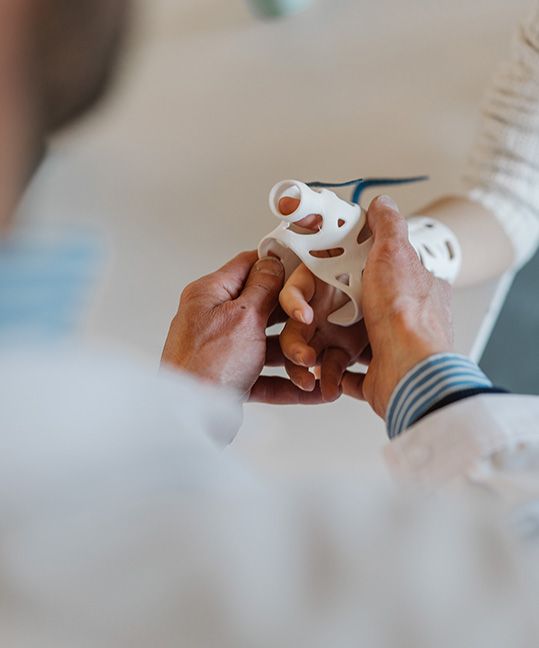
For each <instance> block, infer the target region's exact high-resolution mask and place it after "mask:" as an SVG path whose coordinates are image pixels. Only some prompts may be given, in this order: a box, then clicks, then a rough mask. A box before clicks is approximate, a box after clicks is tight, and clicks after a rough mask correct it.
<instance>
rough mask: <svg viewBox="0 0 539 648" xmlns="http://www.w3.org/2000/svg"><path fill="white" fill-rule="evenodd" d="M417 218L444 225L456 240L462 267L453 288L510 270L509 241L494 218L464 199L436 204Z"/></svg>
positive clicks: (512, 256) (447, 199)
mask: <svg viewBox="0 0 539 648" xmlns="http://www.w3.org/2000/svg"><path fill="white" fill-rule="evenodd" d="M417 214H419V215H424V216H430V217H431V218H435V219H436V220H438V221H440V222H442V223H443V224H444V225H447V227H449V228H450V229H451V230H452V231H453V232H454V234H455V235H456V236H457V238H458V240H459V243H460V246H461V250H462V266H461V270H460V273H459V275H458V278H457V281H456V282H455V285H456V286H467V285H471V284H474V283H479V282H481V281H486V280H488V279H492V278H494V277H498V276H500V275H501V274H503V273H504V272H506V271H507V270H509V269H510V268H511V267H512V266H513V265H514V263H515V261H516V257H515V252H514V250H513V246H512V244H511V240H510V238H509V237H508V235H507V234H506V232H505V231H504V229H503V227H502V226H501V224H500V222H499V221H498V220H497V219H496V218H495V217H494V214H493V213H492V212H491V211H489V210H488V209H486V208H485V207H483V206H482V205H480V204H478V203H477V202H473V201H471V200H469V199H468V198H465V197H463V196H447V197H443V198H440V199H439V200H436V201H435V202H433V203H430V204H429V205H426V206H425V207H424V208H422V209H420V210H418V212H417Z"/></svg>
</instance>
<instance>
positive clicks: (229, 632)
mask: <svg viewBox="0 0 539 648" xmlns="http://www.w3.org/2000/svg"><path fill="white" fill-rule="evenodd" d="M0 394H1V396H0V398H1V400H2V405H1V408H0V423H1V425H0V427H1V432H2V433H1V435H0V551H1V562H0V566H1V567H0V645H2V646H6V647H8V646H9V648H19V647H21V648H22V647H24V648H33V647H36V648H49V647H54V648H64V647H69V648H75V647H76V648H85V647H86V646H88V647H89V646H91V647H92V648H96V647H101V646H103V647H105V646H106V647H107V648H108V647H113V646H114V648H118V647H124V646H125V647H129V648H137V647H139V646H140V647H142V646H144V647H145V648H147V647H148V646H152V647H158V648H166V647H169V646H170V647H173V646H174V647H177V646H185V647H186V648H194V647H198V646H219V647H220V648H223V647H224V648H227V647H230V648H232V647H233V648H243V647H245V648H253V647H258V646H260V647H266V646H267V647H269V646H272V647H273V646H279V647H283V646H285V647H288V646H290V647H294V648H296V647H299V646H309V647H319V646H320V647H322V646H324V647H327V646H331V647H332V648H341V647H343V648H344V647H346V648H347V647H350V648H351V647H354V648H357V646H367V645H368V646H369V647H375V648H376V647H378V646H380V647H381V646H391V647H393V648H394V647H396V646H414V648H421V647H422V646H431V645H435V646H436V647H437V648H445V647H446V646H447V647H448V648H449V646H451V647H454V646H457V645H458V646H464V645H466V646H481V647H484V646H489V648H496V647H498V646H500V647H501V646H508V645H511V646H512V647H513V646H528V645H533V642H535V640H536V637H537V636H538V635H537V634H536V628H534V623H535V619H534V614H533V613H531V614H529V612H530V607H528V605H529V601H530V600H533V599H531V597H533V596H535V597H537V595H538V594H539V579H537V578H536V574H534V568H535V565H536V564H537V562H538V561H537V551H536V547H537V542H535V543H534V542H532V541H531V540H530V539H535V541H537V537H538V536H539V430H538V424H537V421H538V420H539V416H538V415H539V399H535V398H526V397H518V396H492V397H491V396H488V397H487V396H485V397H480V398H476V399H473V400H469V401H465V402H462V403H459V404H456V405H454V406H452V407H450V408H447V410H444V411H440V412H438V413H436V414H434V415H433V416H431V417H429V418H428V419H426V420H424V421H423V422H421V423H420V424H418V425H417V426H416V427H415V428H414V429H413V430H410V431H408V432H407V433H406V434H405V435H404V436H403V437H402V438H400V439H399V440H397V441H395V442H394V443H393V444H392V445H391V446H390V447H389V449H388V451H387V454H388V458H389V461H390V464H391V465H392V466H393V468H394V469H395V470H396V471H397V473H398V474H399V475H400V477H405V478H406V479H407V480H408V481H413V480H416V481H417V482H418V483H420V484H421V487H422V488H421V491H423V489H424V487H428V488H429V491H430V492H432V490H431V489H430V487H431V485H432V484H440V483H441V482H449V481H451V482H453V483H455V482H456V480H457V478H458V479H460V480H461V482H462V483H464V482H467V484H468V485H467V486H466V489H467V490H466V496H465V498H462V497H460V496H455V497H456V499H453V498H450V499H447V498H446V497H445V496H444V497H442V496H441V495H439V494H438V495H434V496H432V495H430V496H429V497H427V498H425V497H424V496H423V495H422V494H420V493H417V492H414V493H413V495H412V493H411V492H408V490H407V489H403V488H402V487H401V486H399V487H398V488H394V489H393V488H391V489H388V487H387V484H385V485H381V484H377V483H372V482H365V481H362V479H361V476H360V475H358V479H357V481H353V482H351V481H349V480H346V481H345V480H343V481H342V482H338V481H337V482H331V483H328V482H324V483H319V482H313V481H309V482H308V483H303V484H294V485H292V484H290V483H283V482H279V481H272V480H269V479H267V478H263V477H261V476H260V475H257V474H256V472H254V471H253V470H252V469H251V468H250V467H249V466H245V465H242V464H241V463H239V462H238V461H237V460H236V459H234V458H233V457H231V456H230V454H229V453H228V452H227V451H226V450H224V449H223V446H225V445H226V444H228V443H230V442H231V441H232V440H233V438H234V436H235V434H236V433H237V431H238V428H239V425H240V421H241V407H240V405H239V404H238V402H237V401H236V400H235V398H234V395H232V394H223V393H219V392H217V391H215V390H213V389H211V388H209V387H207V386H204V385H201V384H199V383H197V382H196V381H194V380H192V379H191V378H189V377H187V376H182V375H177V376H176V375H168V374H167V375H161V376H159V377H157V376H155V375H154V374H153V372H152V371H146V370H145V369H142V368H141V367H139V366H137V365H136V363H134V362H133V361H130V360H125V359H116V360H112V359H111V357H110V356H104V355H99V354H96V353H81V352H66V351H64V352H61V351H59V350H56V351H55V352H52V351H51V352H49V353H48V354H46V355H40V354H39V353H37V352H28V353H26V354H24V355H21V354H15V353H14V354H10V355H7V356H5V357H3V358H2V361H1V362H0ZM472 483H475V484H476V485H477V484H479V485H480V486H481V488H480V489H474V488H473V486H471V485H470V484H472ZM405 490H406V494H404V493H403V491H405ZM487 490H488V491H489V492H491V493H493V492H495V493H496V494H497V497H496V498H492V497H490V495H489V496H486V497H485V495H484V492H485V491H487ZM500 504H501V505H500ZM505 504H508V505H510V507H511V514H512V516H513V517H512V519H511V523H508V521H507V519H506V513H507V508H506V507H505ZM515 516H516V517H515ZM515 520H516V522H515ZM515 529H516V530H517V531H518V533H515V532H514V531H515ZM508 530H509V531H508ZM534 534H535V535H534ZM520 536H521V537H524V538H527V540H526V539H525V540H521V539H518V537H520ZM530 592H531V594H530ZM532 612H533V610H532Z"/></svg>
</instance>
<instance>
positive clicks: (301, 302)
mask: <svg viewBox="0 0 539 648" xmlns="http://www.w3.org/2000/svg"><path fill="white" fill-rule="evenodd" d="M298 202H299V201H298V200H296V199H295V198H288V197H287V198H282V199H281V201H280V203H279V210H280V211H281V213H283V214H285V215H287V214H291V213H292V212H294V211H295V210H296V209H297V206H298ZM318 218H319V217H317V216H314V215H313V216H307V218H305V219H303V220H302V221H299V223H297V225H299V226H300V227H303V228H305V229H311V230H314V229H317V228H318V227H319V225H320V223H319V220H318ZM329 255H331V251H329ZM347 300H348V297H346V296H345V295H344V294H343V293H342V292H340V291H339V290H337V289H336V288H333V287H332V286H329V285H328V284H326V283H324V282H323V281H321V280H320V279H317V278H316V277H315V276H314V275H313V274H312V273H311V271H310V270H309V269H308V268H307V267H306V266H305V265H303V264H301V265H300V266H299V267H298V268H297V269H296V271H295V272H294V273H293V274H292V275H291V277H290V278H289V279H288V281H287V282H286V284H285V286H284V287H283V290H282V291H281V294H280V297H279V301H280V303H281V306H282V308H283V310H284V311H285V313H286V314H287V315H288V316H289V317H290V319H289V321H288V322H287V324H286V326H285V328H284V330H283V332H282V333H281V348H282V350H283V354H284V355H285V357H286V358H287V362H286V365H285V366H286V370H287V372H288V375H289V376H290V379H291V380H292V382H293V383H294V384H295V385H297V386H298V387H300V388H301V389H304V390H305V391H312V390H314V389H315V385H316V379H315V376H314V374H313V373H311V371H309V368H312V367H317V373H318V374H319V376H320V387H321V390H322V395H323V397H324V399H325V400H326V401H332V400H335V399H336V398H338V397H339V396H340V394H341V387H340V383H341V379H342V376H343V374H344V372H345V371H346V369H347V367H348V366H350V365H351V364H354V363H355V362H357V361H358V360H361V359H362V355H363V353H364V352H365V350H366V348H367V346H368V341H367V335H366V332H365V327H364V326H363V323H361V322H360V323H358V324H356V325H354V326H351V327H342V326H337V325H335V324H330V323H329V322H328V321H327V318H328V315H330V314H331V313H332V312H334V311H335V310H337V309H338V308H339V307H340V306H342V305H343V304H344V303H345V302H346V301H347Z"/></svg>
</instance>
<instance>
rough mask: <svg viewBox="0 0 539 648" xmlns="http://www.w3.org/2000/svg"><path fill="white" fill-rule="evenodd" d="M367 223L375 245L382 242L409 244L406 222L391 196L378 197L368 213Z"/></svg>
mask: <svg viewBox="0 0 539 648" xmlns="http://www.w3.org/2000/svg"><path fill="white" fill-rule="evenodd" d="M367 222H368V225H369V228H370V229H371V231H372V233H373V236H374V242H375V244H376V243H377V242H381V241H393V242H395V243H396V244H409V241H408V226H407V224H406V220H405V219H404V217H403V216H401V214H400V213H399V208H398V207H397V204H396V203H395V201H394V200H393V199H392V198H390V197H389V196H378V198H375V199H374V200H373V201H372V203H371V205H370V207H369V211H368V212H367Z"/></svg>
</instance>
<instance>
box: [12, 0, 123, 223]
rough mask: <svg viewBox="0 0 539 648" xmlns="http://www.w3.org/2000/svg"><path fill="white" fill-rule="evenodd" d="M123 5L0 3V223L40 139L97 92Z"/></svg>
mask: <svg viewBox="0 0 539 648" xmlns="http://www.w3.org/2000/svg"><path fill="white" fill-rule="evenodd" d="M128 5H129V0H0V141H1V142H2V145H1V146H0V226H1V224H2V223H5V221H6V220H7V219H8V217H9V215H10V213H11V211H12V210H13V208H14V205H15V204H16V201H17V199H18V196H19V194H20V191H21V189H22V188H23V187H24V184H25V182H26V180H27V178H28V176H29V174H30V172H31V169H32V168H33V166H34V165H35V164H36V163H37V161H38V160H39V158H40V156H41V152H42V150H43V144H44V140H45V138H46V136H47V134H48V133H50V132H52V131H54V130H56V129H58V128H59V127H61V126H63V125H64V124H66V123H68V122H69V121H71V120H72V119H74V118H76V117H78V116H79V115H81V114H82V113H84V112H85V111H86V110H87V109H88V108H90V107H91V106H92V105H93V104H94V103H95V102H96V100H97V99H99V97H100V96H101V95H102V94H103V92H104V90H105V88H106V87H107V83H108V81H109V79H110V76H111V72H112V70H113V68H114V62H115V60H116V57H117V53H118V51H119V45H120V43H121V36H122V34H123V31H124V27H125V23H126V17H127V11H128Z"/></svg>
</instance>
